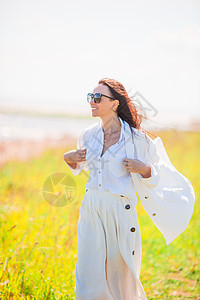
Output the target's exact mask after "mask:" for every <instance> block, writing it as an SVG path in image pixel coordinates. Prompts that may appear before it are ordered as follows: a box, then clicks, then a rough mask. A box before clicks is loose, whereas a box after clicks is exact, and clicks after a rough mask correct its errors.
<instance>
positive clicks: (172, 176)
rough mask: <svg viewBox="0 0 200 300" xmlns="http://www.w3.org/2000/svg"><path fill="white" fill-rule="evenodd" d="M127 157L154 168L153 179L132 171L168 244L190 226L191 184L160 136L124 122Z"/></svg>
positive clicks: (192, 206)
mask: <svg viewBox="0 0 200 300" xmlns="http://www.w3.org/2000/svg"><path fill="white" fill-rule="evenodd" d="M123 124H124V135H125V148H126V154H127V158H131V159H139V160H141V161H143V162H144V163H148V164H149V165H150V166H151V177H149V178H143V177H142V175H140V174H139V173H134V172H131V177H132V180H133V185H134V188H135V190H136V192H137V194H138V196H139V198H140V200H141V203H142V205H143V207H144V209H145V211H146V212H147V214H148V215H149V217H150V218H151V220H152V221H153V222H154V224H155V225H156V227H157V228H158V229H159V231H160V232H161V233H162V234H163V235H164V238H165V240H166V243H167V245H169V244H170V243H171V242H172V241H173V240H174V239H175V238H176V237H178V235H180V234H181V233H182V232H183V231H184V230H185V229H186V228H187V227H188V224H189V222H190V219H191V217H192V214H193V210H194V202H195V194H194V189H193V187H192V184H191V182H190V181H189V179H187V178H186V177H185V176H183V175H182V174H181V173H180V172H178V171H177V170H176V168H175V167H174V166H173V164H172V163H171V161H170V159H169V157H168V155H167V153H166V151H165V147H164V145H163V143H162V140H161V138H160V137H157V138H155V139H154V140H152V139H151V138H150V137H149V136H147V135H145V134H144V133H142V132H140V131H139V130H138V129H135V128H133V130H134V133H132V132H131V129H130V127H129V124H128V123H127V122H126V121H123Z"/></svg>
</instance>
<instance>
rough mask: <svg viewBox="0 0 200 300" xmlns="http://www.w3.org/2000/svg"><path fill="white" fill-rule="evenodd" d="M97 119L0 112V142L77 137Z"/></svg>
mask: <svg viewBox="0 0 200 300" xmlns="http://www.w3.org/2000/svg"><path fill="white" fill-rule="evenodd" d="M98 120H99V118H93V119H84V118H83V119H82V118H67V117H66V118H64V117H50V116H37V115H25V114H9V113H0V142H2V141H8V140H22V139H29V140H42V139H44V138H52V139H60V138H62V137H63V136H65V135H68V136H70V137H73V138H77V137H78V136H79V135H80V134H81V132H82V130H83V129H84V128H85V127H87V126H88V125H90V124H92V123H95V122H97V121H98Z"/></svg>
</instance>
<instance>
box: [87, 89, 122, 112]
mask: <svg viewBox="0 0 200 300" xmlns="http://www.w3.org/2000/svg"><path fill="white" fill-rule="evenodd" d="M92 93H93V94H95V93H101V94H104V95H106V96H109V97H113V95H112V94H111V92H110V90H109V88H108V87H107V86H106V85H103V84H98V85H97V86H96V87H95V88H94V90H93V92H92ZM118 103H119V101H118V100H112V99H109V98H107V97H104V96H101V102H100V103H95V102H94V99H92V101H91V102H90V107H91V110H92V116H95V117H96V116H98V117H102V116H112V115H113V114H116V113H115V112H114V110H116V109H117V104H118Z"/></svg>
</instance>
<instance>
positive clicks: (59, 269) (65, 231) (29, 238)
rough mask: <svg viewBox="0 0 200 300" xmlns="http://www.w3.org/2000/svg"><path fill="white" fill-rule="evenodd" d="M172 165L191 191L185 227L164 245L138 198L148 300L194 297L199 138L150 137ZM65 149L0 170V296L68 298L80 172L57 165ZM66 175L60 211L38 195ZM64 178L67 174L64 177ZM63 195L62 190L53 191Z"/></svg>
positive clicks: (197, 293)
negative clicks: (67, 192) (71, 190)
mask: <svg viewBox="0 0 200 300" xmlns="http://www.w3.org/2000/svg"><path fill="white" fill-rule="evenodd" d="M157 135H159V136H160V137H161V138H162V140H163V143H164V145H165V148H166V150H167V153H168V155H169V157H170V159H171V161H172V163H173V164H174V166H175V167H176V168H177V169H178V170H179V171H180V172H181V173H182V174H183V175H185V176H186V177H187V178H189V179H190V181H191V183H192V184H193V187H194V189H195V195H196V203H195V210H194V214H193V216H192V219H191V222H190V224H189V226H188V228H187V229H186V230H185V232H184V233H182V234H181V235H180V236H179V237H178V238H176V239H175V240H174V241H173V242H172V243H171V244H170V245H169V246H166V243H165V240H164V237H163V236H162V235H161V233H160V232H159V231H158V229H157V228H156V227H155V225H154V224H153V222H152V221H151V219H150V218H149V216H148V215H147V214H146V212H145V211H144V209H143V207H142V205H141V202H140V201H138V204H137V212H138V220H139V224H140V229H141V234H142V268H141V276H140V280H141V282H142V284H143V287H144V290H145V292H146V294H147V298H148V299H200V288H199V286H200V277H199V275H200V271H199V265H200V262H199V257H200V243H199V239H200V238H199V237H200V235H199V233H200V230H199V228H200V220H199V219H200V218H199V215H200V173H199V170H200V156H199V149H200V134H199V133H198V132H176V131H169V132H160V133H157ZM68 150H69V149H66V148H59V149H56V150H55V149H54V150H48V151H45V152H44V153H43V155H42V156H41V157H40V158H35V159H31V160H29V161H28V162H9V163H8V164H6V165H4V167H3V168H2V169H1V172H0V180H1V184H0V195H1V196H0V203H1V205H0V219H1V227H0V228H1V233H0V241H1V243H0V299H74V287H75V281H76V278H75V266H76V242H77V224H78V217H79V208H80V205H81V201H82V199H83V197H84V193H85V183H86V182H87V179H88V178H87V174H88V173H87V172H86V173H84V172H82V174H80V175H78V176H74V177H73V175H72V173H71V171H70V169H69V168H68V167H67V165H66V163H65V162H64V160H63V154H64V152H66V151H68ZM58 172H60V173H65V174H66V175H67V174H68V175H70V176H72V179H71V180H72V184H73V183H74V184H75V186H76V187H77V193H76V196H75V198H74V200H73V201H72V202H70V203H68V204H66V203H65V204H66V205H62V206H61V207H56V206H54V205H51V204H50V203H49V202H48V201H47V200H45V199H44V197H43V194H42V189H43V184H44V182H45V181H46V179H47V178H48V177H49V176H50V175H51V174H55V173H58ZM69 178H70V177H69ZM55 192H56V193H63V192H64V188H63V186H61V185H59V186H58V187H56V190H55Z"/></svg>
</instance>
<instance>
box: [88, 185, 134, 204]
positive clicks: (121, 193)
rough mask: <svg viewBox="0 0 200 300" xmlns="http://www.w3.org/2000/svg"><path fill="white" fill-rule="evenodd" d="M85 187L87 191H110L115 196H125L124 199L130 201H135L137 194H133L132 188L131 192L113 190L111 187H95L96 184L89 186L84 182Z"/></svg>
mask: <svg viewBox="0 0 200 300" xmlns="http://www.w3.org/2000/svg"><path fill="white" fill-rule="evenodd" d="M85 186H86V189H85V192H87V191H88V190H95V191H97V192H105V193H111V194H112V195H115V196H117V197H120V198H126V199H129V200H130V201H134V202H137V196H136V194H135V190H134V189H133V191H132V193H133V195H132V194H131V193H124V192H117V193H116V192H115V191H114V190H112V189H108V188H106V187H101V188H99V187H96V186H91V185H88V184H86V185H85Z"/></svg>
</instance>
